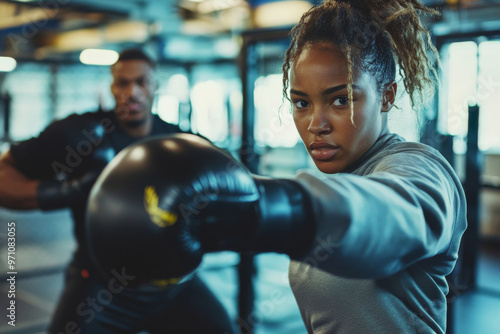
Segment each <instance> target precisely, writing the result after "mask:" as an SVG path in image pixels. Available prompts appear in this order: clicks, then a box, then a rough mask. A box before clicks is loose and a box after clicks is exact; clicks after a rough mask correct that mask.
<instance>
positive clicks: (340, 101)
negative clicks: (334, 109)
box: [332, 96, 349, 106]
mask: <svg viewBox="0 0 500 334" xmlns="http://www.w3.org/2000/svg"><path fill="white" fill-rule="evenodd" d="M332 104H333V105H334V106H345V105H348V104H349V98H348V97H347V96H339V97H336V98H335V99H334V100H333V103H332Z"/></svg>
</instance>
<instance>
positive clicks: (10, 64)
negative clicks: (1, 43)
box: [0, 57, 17, 72]
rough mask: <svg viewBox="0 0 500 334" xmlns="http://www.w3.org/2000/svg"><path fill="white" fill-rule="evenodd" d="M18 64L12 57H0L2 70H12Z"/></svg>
mask: <svg viewBox="0 0 500 334" xmlns="http://www.w3.org/2000/svg"><path fill="white" fill-rule="evenodd" d="M16 66H17V62H16V60H15V59H14V58H11V57H0V72H11V71H13V70H14V69H15V68H16Z"/></svg>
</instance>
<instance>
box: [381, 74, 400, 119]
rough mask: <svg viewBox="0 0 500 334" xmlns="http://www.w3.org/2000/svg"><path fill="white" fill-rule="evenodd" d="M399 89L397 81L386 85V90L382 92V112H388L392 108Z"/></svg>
mask: <svg viewBox="0 0 500 334" xmlns="http://www.w3.org/2000/svg"><path fill="white" fill-rule="evenodd" d="M397 91H398V84H397V83H396V81H393V82H391V83H389V84H387V85H385V88H384V92H383V93H382V112H388V111H389V110H391V109H392V106H393V105H394V101H395V100H396V93H397Z"/></svg>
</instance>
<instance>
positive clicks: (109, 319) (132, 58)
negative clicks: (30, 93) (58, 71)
mask: <svg viewBox="0 0 500 334" xmlns="http://www.w3.org/2000/svg"><path fill="white" fill-rule="evenodd" d="M154 67H155V65H154V63H153V61H152V60H151V59H150V58H149V57H148V56H147V55H146V54H145V53H144V52H142V51H140V50H136V49H130V50H126V51H123V52H122V53H121V54H120V57H119V59H118V61H117V62H116V63H115V64H114V65H113V66H112V67H111V74H112V76H113V83H112V85H111V92H112V94H113V97H114V99H115V102H116V105H115V109H114V110H113V111H111V112H102V111H99V112H89V113H85V114H81V115H70V116H69V117H67V118H65V119H63V120H60V121H56V122H54V123H52V124H50V125H49V126H48V127H47V128H46V129H45V130H44V131H42V133H40V135H39V136H38V137H36V138H32V139H29V140H26V141H23V142H20V143H17V144H14V145H13V146H12V147H11V148H10V150H9V151H7V152H6V153H5V154H4V155H3V156H2V157H1V158H0V205H1V206H4V207H6V208H11V209H21V210H29V209H42V210H53V209H59V208H64V207H69V208H70V209H71V211H72V215H73V218H74V223H75V226H74V232H75V237H76V240H77V243H78V247H77V250H76V251H75V254H74V257H73V260H72V262H71V264H70V265H69V267H68V269H67V272H66V284H65V289H64V292H63V294H62V296H61V298H60V301H59V304H58V307H57V309H56V311H55V313H54V315H53V319H52V321H51V324H50V327H49V332H50V333H54V334H55V333H82V334H85V333H118V332H119V333H136V332H139V331H148V332H150V333H232V332H233V329H232V328H233V326H232V323H231V321H230V320H229V317H228V315H227V313H226V311H225V309H224V308H223V307H222V305H221V304H220V302H219V301H218V300H217V299H216V298H215V296H214V295H213V294H212V292H211V291H210V290H209V289H208V288H207V287H206V286H205V284H204V283H203V282H202V281H201V280H200V279H199V278H198V277H197V276H196V275H194V276H193V277H190V278H188V279H185V280H184V281H182V282H180V283H178V284H175V285H171V284H169V283H171V282H151V284H146V285H144V284H143V285H138V286H137V285H136V284H134V281H133V280H134V277H133V276H131V275H128V274H127V272H126V268H116V270H114V271H113V272H110V273H99V272H98V271H97V269H96V268H95V267H94V265H93V262H92V260H91V258H90V255H89V253H88V250H87V246H86V237H85V226H84V225H85V208H86V204H87V199H88V195H89V192H90V189H91V187H92V185H93V183H94V182H95V180H96V179H97V177H98V175H99V174H100V172H101V171H102V169H103V168H104V167H105V165H106V164H107V163H108V162H109V161H110V160H111V159H112V158H113V156H114V155H115V154H116V153H118V152H119V151H121V150H122V149H124V148H125V147H127V146H129V145H130V144H132V143H134V142H136V141H139V140H141V139H143V138H146V137H150V136H155V135H165V134H173V133H179V132H181V130H180V129H179V128H178V127H177V126H175V125H172V124H168V123H165V122H163V121H162V120H161V119H160V118H159V117H158V116H157V115H154V114H152V112H151V109H152V105H153V99H154V94H155V91H156V89H157V82H156V80H155V76H154ZM138 159H140V157H139V158H138ZM130 247H139V246H138V245H132V244H131V245H130ZM101 274H104V275H101ZM104 277H106V278H104Z"/></svg>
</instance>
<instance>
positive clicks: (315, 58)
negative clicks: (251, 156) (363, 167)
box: [290, 43, 396, 174]
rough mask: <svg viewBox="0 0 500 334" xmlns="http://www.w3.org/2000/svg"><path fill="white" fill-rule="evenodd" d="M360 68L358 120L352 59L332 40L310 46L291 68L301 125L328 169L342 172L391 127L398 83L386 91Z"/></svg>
mask: <svg viewBox="0 0 500 334" xmlns="http://www.w3.org/2000/svg"><path fill="white" fill-rule="evenodd" d="M358 72H360V73H356V71H354V73H353V78H352V81H353V82H352V83H353V103H354V118H353V119H354V124H353V123H352V121H351V108H350V105H349V99H348V97H349V95H348V92H347V84H348V82H349V81H348V72H347V61H346V59H345V57H344V56H343V54H342V53H341V52H340V50H339V49H338V48H336V47H334V46H332V45H330V44H328V43H317V44H314V46H312V47H311V45H309V46H308V47H307V46H306V47H305V48H304V50H303V51H302V52H301V54H300V55H299V56H298V57H297V58H296V60H295V61H294V63H293V65H292V67H291V73H290V98H291V100H292V104H293V118H294V122H295V126H296V127H297V130H298V132H299V134H300V137H301V138H302V141H303V142H304V144H305V146H306V148H307V151H308V152H309V154H310V155H311V157H312V158H313V160H314V163H315V164H316V166H317V167H318V168H319V170H321V171H322V172H324V173H329V174H332V173H338V172H340V171H342V170H343V169H345V168H346V167H348V166H349V165H351V164H352V163H353V162H355V161H356V160H357V159H358V158H359V157H360V156H361V155H362V154H363V153H365V152H366V151H367V150H368V149H369V148H370V147H371V146H372V145H373V143H375V141H376V140H377V138H378V137H379V136H380V135H381V134H382V133H384V132H386V131H387V126H386V125H387V118H386V116H385V115H386V112H387V111H389V109H390V108H391V107H392V103H393V101H394V94H395V90H396V84H395V83H393V84H392V85H391V86H390V87H389V88H388V89H386V91H385V92H384V93H383V94H380V93H379V90H378V88H377V86H376V84H375V79H374V78H373V77H372V76H370V74H369V73H366V72H361V71H358Z"/></svg>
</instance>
